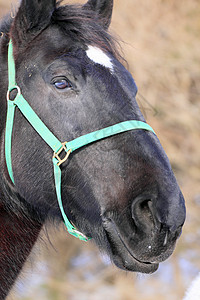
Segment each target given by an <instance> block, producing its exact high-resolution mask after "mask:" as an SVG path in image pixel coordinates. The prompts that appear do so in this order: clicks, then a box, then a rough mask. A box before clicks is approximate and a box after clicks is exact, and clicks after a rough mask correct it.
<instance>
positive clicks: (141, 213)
mask: <svg viewBox="0 0 200 300" xmlns="http://www.w3.org/2000/svg"><path fill="white" fill-rule="evenodd" d="M131 208H132V218H133V220H134V222H135V225H136V226H137V227H138V229H142V230H143V231H149V230H151V229H152V228H155V227H156V228H159V226H160V225H159V222H158V221H157V220H156V218H155V216H154V212H153V203H152V201H151V199H148V198H147V197H146V198H145V199H144V198H143V197H142V198H141V197H138V198H136V199H135V200H134V201H133V203H132V207H131Z"/></svg>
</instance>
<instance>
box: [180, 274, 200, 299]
mask: <svg viewBox="0 0 200 300" xmlns="http://www.w3.org/2000/svg"><path fill="white" fill-rule="evenodd" d="M199 299H200V273H199V275H198V276H197V277H196V278H195V279H194V281H193V282H192V284H191V286H190V287H189V289H188V290H187V292H186V295H185V297H184V298H183V300H199Z"/></svg>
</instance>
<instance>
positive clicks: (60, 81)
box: [53, 79, 72, 90]
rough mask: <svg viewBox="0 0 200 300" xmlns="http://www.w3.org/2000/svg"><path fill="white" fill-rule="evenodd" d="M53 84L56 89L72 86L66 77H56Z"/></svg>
mask: <svg viewBox="0 0 200 300" xmlns="http://www.w3.org/2000/svg"><path fill="white" fill-rule="evenodd" d="M53 84H54V86H55V87H56V88H57V89H60V90H64V89H70V88H72V84H71V82H69V81H68V80H67V79H57V80H55V81H54V83H53Z"/></svg>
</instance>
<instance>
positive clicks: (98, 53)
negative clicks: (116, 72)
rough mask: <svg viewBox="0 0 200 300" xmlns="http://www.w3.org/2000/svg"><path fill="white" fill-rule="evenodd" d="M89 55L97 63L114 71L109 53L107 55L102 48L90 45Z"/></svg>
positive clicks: (87, 52)
mask: <svg viewBox="0 0 200 300" xmlns="http://www.w3.org/2000/svg"><path fill="white" fill-rule="evenodd" d="M86 54H87V56H88V57H89V59H91V60H92V61H93V62H95V63H96V64H99V65H102V66H104V67H105V68H108V69H110V71H111V72H113V64H112V61H111V59H110V57H109V56H108V55H106V54H105V53H104V52H103V51H102V50H101V49H100V48H98V47H95V46H88V50H87V51H86Z"/></svg>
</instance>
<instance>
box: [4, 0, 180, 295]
mask: <svg viewBox="0 0 200 300" xmlns="http://www.w3.org/2000/svg"><path fill="white" fill-rule="evenodd" d="M112 7H113V1H112V0H89V1H88V2H87V3H86V4H85V5H83V6H75V5H66V6H60V4H56V0H22V1H21V4H20V7H19V9H18V12H17V14H16V16H15V18H14V19H13V18H8V17H7V18H5V19H4V20H3V22H2V24H1V26H0V32H1V38H0V97H1V112H0V116H1V118H0V126H1V130H0V132H1V172H0V174H1V180H0V192H1V202H0V299H5V297H6V295H7V294H8V292H9V291H10V289H11V287H12V285H13V283H14V282H15V280H16V278H17V276H18V274H19V272H20V270H21V269H22V266H23V264H24V262H25V260H26V259H27V257H28V255H29V253H30V251H31V249H32V247H33V245H34V243H35V242H36V240H37V238H38V235H39V233H40V230H41V228H42V226H43V224H44V223H45V222H46V221H55V220H58V221H61V220H62V215H61V212H60V209H59V206H58V203H57V197H56V192H55V185H54V178H53V167H52V162H51V157H52V150H51V149H50V148H49V146H48V145H47V144H46V143H45V141H44V140H43V139H42V138H41V137H40V135H38V133H37V132H36V131H35V130H34V128H33V127H32V126H31V125H30V124H29V122H28V121H27V120H26V118H25V117H24V116H23V114H22V113H21V112H20V110H16V113H15V119H14V128H13V134H12V168H13V176H14V180H15V184H13V182H12V181H11V179H10V176H9V173H8V170H7V166H6V162H5V150H4V148H5V123H6V112H7V103H6V93H7V89H8V79H7V77H8V63H7V59H8V44H9V41H10V40H12V42H13V53H14V60H15V68H16V82H17V84H18V86H19V87H20V89H21V91H22V94H23V96H24V98H25V99H26V100H27V101H28V103H29V104H30V106H31V107H32V108H33V110H34V111H35V112H36V113H37V115H38V116H39V117H40V119H41V120H42V121H43V122H44V123H45V124H46V126H47V127H48V128H49V129H50V130H51V131H52V132H53V134H54V135H55V136H56V137H57V138H58V139H59V140H61V141H65V140H66V138H67V139H68V140H73V139H75V138H77V137H79V136H81V135H84V134H87V133H90V132H92V131H95V130H99V129H102V128H105V127H107V126H111V125H114V124H116V123H119V122H123V121H127V120H139V121H142V122H144V118H143V116H142V114H141V112H140V110H139V108H138V105H137V103H136V100H135V96H136V93H137V88H136V85H135V83H134V80H133V79H132V77H131V75H130V74H129V72H128V71H127V70H126V69H125V68H124V67H123V65H122V64H121V63H120V56H119V55H118V52H117V50H116V48H115V42H114V40H113V38H112V37H111V36H110V35H109V33H108V31H107V29H108V27H109V24H110V20H111V15H112ZM15 94H16V91H15V90H13V91H12V92H10V98H12V97H13V98H15ZM62 201H63V206H64V210H65V213H66V215H67V217H68V219H69V220H70V221H71V222H72V223H73V224H74V225H75V226H76V228H78V229H79V230H80V231H81V232H82V233H84V234H85V235H86V236H87V237H90V238H92V239H93V240H94V241H95V243H96V244H97V245H98V247H99V248H101V249H103V250H104V251H106V252H107V253H108V254H109V256H110V257H111V259H112V260H113V262H114V263H115V264H116V265H117V266H118V267H119V268H122V269H124V270H128V271H137V272H144V273H152V272H154V271H156V270H157V268H158V264H159V263H160V262H162V261H163V260H165V259H166V258H168V257H169V256H170V255H171V253H172V252H173V250H174V247H175V243H176V240H177V238H178V237H179V236H180V233H181V229H182V226H183V223H184V220H185V206H184V199H183V196H182V194H181V191H180V189H179V187H178V185H177V182H176V179H175V177H174V175H173V172H172V170H171V167H170V164H169V161H168V159H167V157H166V154H165V152H164V150H163V149H162V147H161V145H160V143H159V141H158V138H157V137H156V135H155V134H154V133H152V132H149V131H146V130H142V129H139V130H132V131H129V132H125V133H121V134H118V135H114V136H112V137H109V138H105V139H102V140H101V141H98V142H95V143H91V144H90V145H87V146H85V147H82V148H81V149H79V150H77V151H75V152H73V153H72V154H71V155H70V156H69V158H68V160H67V161H66V162H65V163H64V164H63V165H62Z"/></svg>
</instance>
